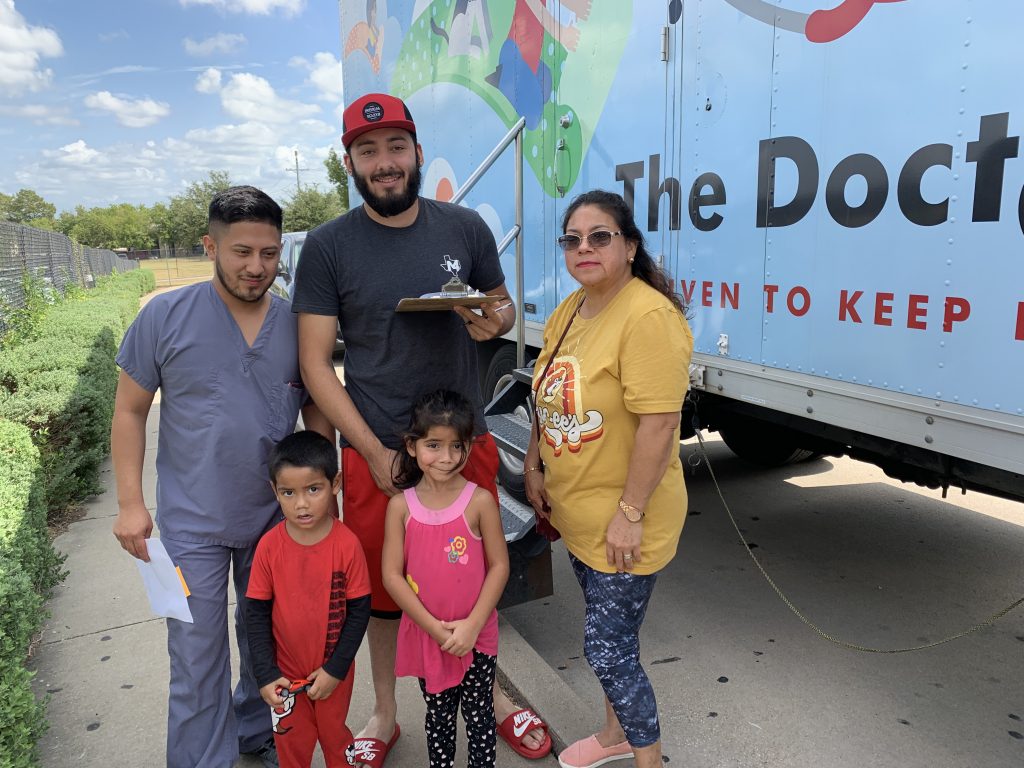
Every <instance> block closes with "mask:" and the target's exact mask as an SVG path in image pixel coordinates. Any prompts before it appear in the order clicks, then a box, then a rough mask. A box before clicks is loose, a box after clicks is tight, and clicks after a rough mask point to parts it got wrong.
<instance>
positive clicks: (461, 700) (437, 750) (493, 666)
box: [420, 650, 498, 768]
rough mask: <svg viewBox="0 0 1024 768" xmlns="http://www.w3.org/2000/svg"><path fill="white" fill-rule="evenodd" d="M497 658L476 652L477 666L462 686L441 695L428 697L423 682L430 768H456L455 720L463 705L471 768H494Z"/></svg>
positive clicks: (468, 673)
mask: <svg viewBox="0 0 1024 768" xmlns="http://www.w3.org/2000/svg"><path fill="white" fill-rule="evenodd" d="M497 666H498V657H497V656H488V655H487V654H485V653H480V652H479V651H477V650H474V651H473V664H472V666H470V668H469V669H468V670H466V676H465V677H464V678H462V682H461V683H459V685H456V686H455V687H453V688H448V689H447V690H444V691H441V692H440V693H427V686H426V683H425V682H424V680H423V679H420V690H421V691H422V692H423V700H424V701H425V702H427V716H426V729H427V754H428V755H429V756H430V768H454V766H455V729H456V721H455V716H456V714H457V713H458V711H459V705H460V704H461V705H462V719H463V720H464V721H465V723H466V739H467V741H468V742H469V763H468V766H469V768H493V767H494V761H495V759H496V752H495V742H496V739H497V725H496V723H495V722H494V675H495V672H496V670H497Z"/></svg>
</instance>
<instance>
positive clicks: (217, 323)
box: [117, 282, 307, 547]
mask: <svg viewBox="0 0 1024 768" xmlns="http://www.w3.org/2000/svg"><path fill="white" fill-rule="evenodd" d="M117 364H118V365H119V366H121V368H122V370H124V372H125V373H127V374H128V375H129V376H130V377H131V378H132V379H133V380H134V381H135V382H136V383H137V384H138V385H139V386H140V387H142V388H143V389H145V390H146V391H148V392H156V390H157V389H160V391H161V395H160V436H159V441H158V445H157V456H156V469H157V492H156V495H157V499H156V501H157V513H156V523H157V525H158V526H159V528H160V535H161V536H164V537H167V538H170V539H175V540H178V541H188V542H196V543H205V544H218V545H221V546H229V547H248V546H251V545H253V544H255V543H256V541H257V540H258V539H259V537H260V535H261V534H262V533H263V532H264V531H265V530H266V529H267V527H268V526H269V525H270V524H271V523H272V522H275V521H276V520H277V519H279V509H278V505H277V500H276V499H275V497H274V493H273V491H272V489H271V487H270V481H269V478H268V476H267V456H268V454H269V453H270V450H271V448H272V447H273V446H274V444H275V443H276V442H277V441H278V440H280V439H282V438H283V437H285V436H286V435H287V434H289V433H290V432H291V431H292V430H293V429H294V428H295V423H296V420H297V418H298V414H299V409H300V408H301V407H302V406H303V404H304V403H305V402H306V399H307V396H306V390H305V388H304V387H303V385H302V381H301V379H300V376H299V356H298V343H297V336H296V319H295V315H294V314H292V312H291V311H290V307H289V305H288V302H286V301H285V300H283V299H281V298H279V297H277V296H271V303H270V308H269V310H268V311H267V316H266V318H265V319H264V321H263V327H262V328H261V329H260V332H259V335H258V336H257V337H256V340H255V342H254V343H253V345H252V346H251V347H250V346H249V345H248V344H247V343H246V341H245V337H244V336H243V335H242V331H241V329H240V328H239V327H238V324H237V323H236V322H235V319H234V318H233V317H232V316H231V313H230V311H229V310H228V308H227V305H226V304H225V303H224V301H223V300H222V299H221V298H220V295H219V294H218V293H217V291H216V290H215V289H214V287H213V283H212V282H207V283H199V284H197V285H192V286H187V287H185V288H180V289H178V290H176V291H172V292H170V293H165V294H163V295H161V296H156V297H154V298H153V299H152V301H150V302H149V304H147V305H146V306H145V307H144V308H143V309H142V311H141V312H140V313H139V316H138V317H137V318H136V319H135V322H133V323H132V325H131V327H130V328H129V329H128V331H127V333H126V334H125V337H124V340H123V341H122V343H121V350H120V352H119V353H118V356H117Z"/></svg>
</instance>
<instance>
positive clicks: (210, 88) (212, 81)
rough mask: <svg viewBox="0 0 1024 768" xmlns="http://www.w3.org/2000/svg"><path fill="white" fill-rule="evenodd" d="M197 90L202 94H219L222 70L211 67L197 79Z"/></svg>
mask: <svg viewBox="0 0 1024 768" xmlns="http://www.w3.org/2000/svg"><path fill="white" fill-rule="evenodd" d="M196 90H197V91H199V92H200V93H217V91H219V90H220V70H219V69H216V68H215V67H210V68H209V69H207V70H206V71H204V72H202V73H201V74H200V75H199V77H197V78H196Z"/></svg>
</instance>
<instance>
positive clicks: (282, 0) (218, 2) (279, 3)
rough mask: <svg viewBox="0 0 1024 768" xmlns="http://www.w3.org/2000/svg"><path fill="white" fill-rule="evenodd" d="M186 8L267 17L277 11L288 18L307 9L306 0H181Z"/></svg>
mask: <svg viewBox="0 0 1024 768" xmlns="http://www.w3.org/2000/svg"><path fill="white" fill-rule="evenodd" d="M179 2H180V3H181V4H182V6H184V7H185V8H188V7H189V6H190V5H207V6H211V7H213V8H216V9H217V10H219V11H224V12H231V13H251V14H255V15H258V16H266V15H268V14H270V13H273V12H274V11H276V10H280V11H282V12H283V13H284V14H285V15H286V16H294V15H295V14H297V13H299V12H300V11H302V9H303V8H305V7H306V0H179Z"/></svg>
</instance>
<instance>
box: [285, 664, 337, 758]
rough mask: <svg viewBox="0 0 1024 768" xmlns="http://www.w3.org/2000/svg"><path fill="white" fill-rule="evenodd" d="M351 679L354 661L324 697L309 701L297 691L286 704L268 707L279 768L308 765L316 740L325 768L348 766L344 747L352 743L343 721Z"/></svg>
mask: <svg viewBox="0 0 1024 768" xmlns="http://www.w3.org/2000/svg"><path fill="white" fill-rule="evenodd" d="M354 679H355V664H353V665H352V666H351V667H350V668H349V671H348V676H347V677H346V678H345V679H344V680H342V681H341V682H340V683H338V687H337V688H335V689H334V693H332V694H331V695H330V696H328V697H327V698H326V699H321V700H320V701H310V700H309V697H308V696H307V695H306V694H305V693H299V694H296V695H295V696H292V697H290V698H289V699H288V700H287V704H286V706H285V707H282V708H281V709H280V710H278V709H276V708H275V709H272V710H271V712H272V713H273V721H274V745H275V746H276V747H277V758H278V760H279V761H280V764H281V768H309V765H310V763H311V762H312V760H313V750H314V749H315V748H316V743H317V741H318V740H319V741H320V747H321V748H322V749H323V752H324V760H325V761H326V763H327V768H348V765H349V762H348V758H347V757H345V748H346V747H347V746H348V745H349V744H351V743H352V732H351V731H350V730H349V729H348V726H347V725H346V724H345V720H346V719H347V718H348V705H349V702H350V701H351V700H352V681H353V680H354Z"/></svg>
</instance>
